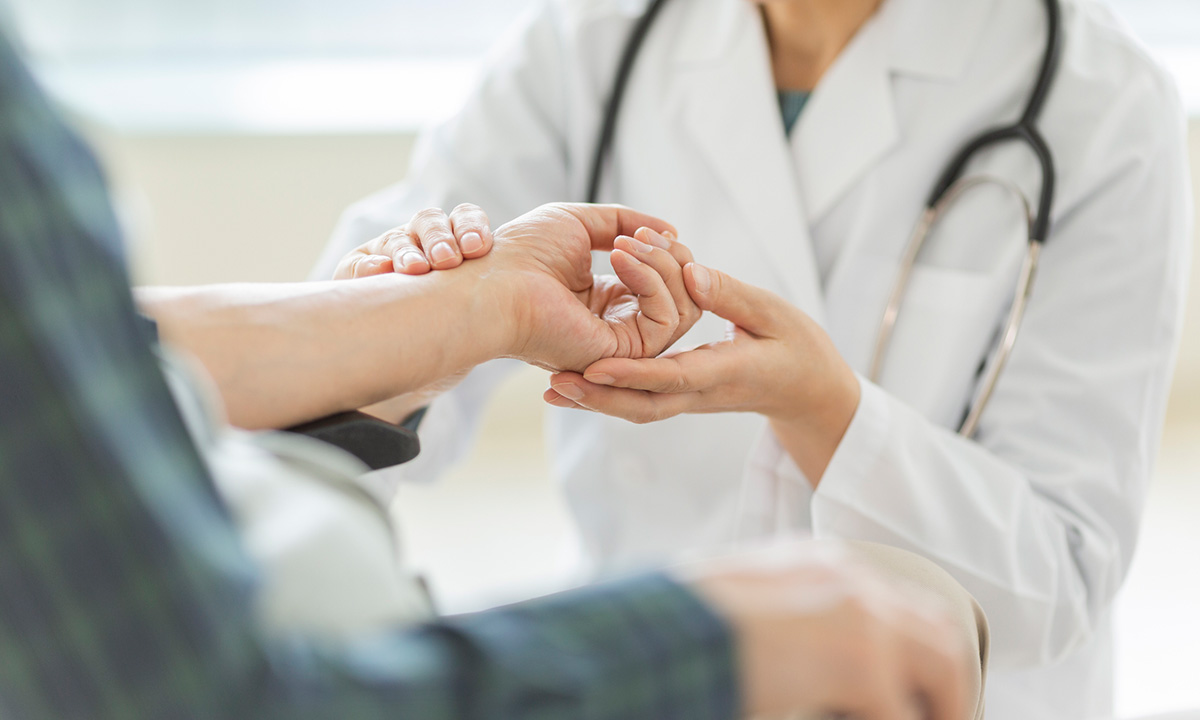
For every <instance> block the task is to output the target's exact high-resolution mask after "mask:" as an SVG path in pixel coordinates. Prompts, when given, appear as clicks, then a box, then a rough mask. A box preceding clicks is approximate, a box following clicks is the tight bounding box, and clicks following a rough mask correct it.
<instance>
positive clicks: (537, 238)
mask: <svg viewBox="0 0 1200 720" xmlns="http://www.w3.org/2000/svg"><path fill="white" fill-rule="evenodd" d="M664 233H665V234H664ZM673 237H674V229H673V228H671V226H670V225H668V224H666V223H664V222H663V221H661V220H658V219H656V218H652V217H650V216H647V215H643V214H641V213H638V212H635V211H633V210H630V209H628V208H623V207H617V206H594V205H571V204H554V205H545V206H543V207H540V208H538V209H536V210H534V211H533V212H530V213H528V214H526V215H523V216H522V217H520V218H517V219H516V220H514V221H513V222H511V223H508V224H507V225H505V226H504V227H502V228H500V229H499V230H497V231H496V241H495V243H496V244H495V250H494V251H493V253H492V255H491V256H490V257H489V258H487V260H486V261H485V264H494V266H495V267H496V268H497V269H499V270H502V271H503V272H502V274H501V277H499V278H497V279H498V280H500V282H501V283H502V284H503V287H504V289H506V290H507V291H508V302H509V303H511V304H510V305H509V306H508V307H510V308H512V314H511V317H510V325H511V328H512V333H513V334H512V337H513V346H512V348H511V352H510V353H509V354H511V355H512V356H513V357H518V358H520V359H522V360H525V361H526V362H529V363H531V364H534V365H538V366H540V367H543V368H547V369H550V370H563V369H568V368H575V369H579V368H584V367H586V366H587V365H588V364H589V363H590V362H593V361H595V360H596V359H599V358H610V357H622V358H642V357H654V356H657V355H658V354H660V353H661V352H663V351H664V350H666V349H667V348H668V347H670V346H671V344H672V343H674V342H675V341H676V340H677V339H678V338H679V337H680V336H682V335H683V334H684V333H685V332H687V331H688V330H689V329H690V328H691V327H692V325H694V324H695V322H696V320H698V319H699V317H700V315H701V311H700V310H699V308H698V307H697V306H696V305H695V303H694V302H693V301H692V299H691V297H690V296H689V295H688V292H687V288H686V287H685V285H684V281H683V266H684V265H685V264H687V263H688V262H691V259H692V258H691V253H690V251H688V249H687V248H686V247H684V246H683V245H681V244H679V243H678V242H675V241H674V240H673ZM593 250H599V251H612V256H611V259H612V265H613V269H614V270H615V271H616V273H617V275H616V277H613V276H593V275H592V257H591V251H593Z"/></svg>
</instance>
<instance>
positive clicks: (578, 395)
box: [542, 372, 706, 425]
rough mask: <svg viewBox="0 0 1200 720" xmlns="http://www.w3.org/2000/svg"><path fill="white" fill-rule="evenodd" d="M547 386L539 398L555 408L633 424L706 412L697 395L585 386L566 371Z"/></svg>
mask: <svg viewBox="0 0 1200 720" xmlns="http://www.w3.org/2000/svg"><path fill="white" fill-rule="evenodd" d="M550 383H551V384H550V389H549V390H547V391H546V392H545V394H544V395H543V396H542V399H543V400H545V401H546V402H547V403H549V404H551V405H554V406H555V407H564V408H576V409H580V410H590V411H592V412H598V413H600V414H602V415H610V416H612V417H615V418H620V419H622V420H628V421H629V422H631V423H635V424H637V425H646V424H649V423H655V422H659V421H662V420H666V419H668V418H673V417H675V416H676V415H684V414H687V413H692V412H703V411H704V410H705V409H706V402H705V399H704V397H703V396H702V395H701V393H699V392H686V393H673V394H658V393H652V392H646V391H644V390H627V389H625V388H611V387H603V386H600V385H593V384H591V383H589V382H588V381H586V380H584V379H583V378H582V377H580V376H579V374H578V373H569V372H568V373H557V374H555V375H552V376H551V377H550Z"/></svg>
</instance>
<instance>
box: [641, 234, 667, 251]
mask: <svg viewBox="0 0 1200 720" xmlns="http://www.w3.org/2000/svg"><path fill="white" fill-rule="evenodd" d="M645 236H646V241H647V242H649V243H650V244H651V245H653V246H654V247H656V248H662V249H663V250H670V249H671V241H670V240H668V239H667V238H666V236H664V235H659V234H658V233H656V232H654V231H653V230H650V229H647V231H646V233H645Z"/></svg>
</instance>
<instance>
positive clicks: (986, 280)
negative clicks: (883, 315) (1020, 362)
mask: <svg viewBox="0 0 1200 720" xmlns="http://www.w3.org/2000/svg"><path fill="white" fill-rule="evenodd" d="M889 287H890V286H889ZM1005 290H1006V288H1005V287H1004V284H1003V282H1001V280H1000V278H999V277H997V276H996V275H993V274H991V273H982V272H971V271H964V270H955V269H948V268H942V267H932V266H929V265H921V264H918V265H917V266H916V267H915V268H914V269H913V274H912V278H911V280H910V282H909V286H908V291H907V293H906V295H905V298H904V301H903V303H902V305H901V306H900V313H899V315H898V319H897V321H896V329H895V332H894V335H893V337H892V341H891V346H890V348H889V350H888V353H887V355H886V358H885V360H884V365H883V371H882V374H881V377H880V385H881V386H882V387H883V388H884V389H886V390H888V391H889V392H891V393H892V394H893V395H895V396H896V397H897V398H899V399H900V400H903V401H904V402H905V403H907V404H909V405H911V406H912V407H913V408H915V409H916V410H917V411H919V412H920V413H921V414H923V415H924V416H925V417H927V418H929V419H930V420H932V421H934V422H935V423H937V424H939V425H942V426H945V427H952V428H954V429H957V428H958V425H959V424H960V423H961V422H962V419H963V417H964V416H965V414H966V411H967V408H968V406H969V405H970V402H971V399H972V398H973V396H974V391H975V384H976V380H977V378H978V376H979V373H980V370H981V368H982V367H983V364H984V363H985V362H986V360H987V358H988V356H989V354H990V350H991V347H992V345H993V341H994V339H995V338H996V335H997V333H998V331H999V329H1000V326H1001V324H1002V322H1003V313H1004V312H1005V309H1006V307H1005V306H1006V304H1007V303H1006V302H1005V299H1006V298H1005V296H1006V293H1005ZM885 302H886V301H885Z"/></svg>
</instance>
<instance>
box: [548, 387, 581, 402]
mask: <svg viewBox="0 0 1200 720" xmlns="http://www.w3.org/2000/svg"><path fill="white" fill-rule="evenodd" d="M550 387H552V388H554V392H556V393H558V394H559V395H562V396H563V397H565V398H566V399H568V400H575V401H579V400H582V399H583V391H582V390H580V389H579V387H578V386H575V385H572V384H571V383H561V384H558V385H551V386H550Z"/></svg>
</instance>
